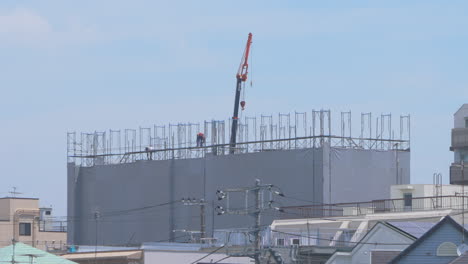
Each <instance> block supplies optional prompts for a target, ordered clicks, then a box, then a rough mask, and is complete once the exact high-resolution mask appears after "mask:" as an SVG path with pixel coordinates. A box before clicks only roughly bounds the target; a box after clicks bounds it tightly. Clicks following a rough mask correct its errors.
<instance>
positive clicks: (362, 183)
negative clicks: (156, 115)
mask: <svg viewBox="0 0 468 264" xmlns="http://www.w3.org/2000/svg"><path fill="white" fill-rule="evenodd" d="M334 116H335V115H334ZM337 116H339V117H341V118H340V119H339V120H335V121H339V125H338V126H336V127H332V123H338V122H332V118H331V117H332V114H331V112H330V111H328V110H320V111H312V112H308V113H305V112H304V113H298V112H296V113H294V114H278V115H275V116H272V115H269V116H260V117H244V118H242V119H239V122H238V123H237V135H236V139H237V141H236V144H235V146H233V145H232V144H230V143H229V139H230V136H231V130H232V129H231V124H230V122H229V121H223V120H221V121H215V120H213V121H204V122H201V123H185V124H182V123H179V124H169V125H166V126H159V125H155V126H152V127H140V128H139V129H125V130H109V131H101V132H97V131H96V132H93V133H76V132H72V133H68V135H67V137H68V142H67V145H68V148H67V149H68V153H67V157H68V216H69V219H70V221H69V226H68V239H69V243H73V244H81V245H84V244H95V243H97V244H105V245H128V244H138V243H141V242H149V241H186V240H187V238H189V237H190V234H194V233H197V232H202V236H203V237H210V236H211V235H212V233H213V231H214V230H215V229H229V228H239V227H249V226H251V225H252V219H250V218H249V217H245V216H242V215H221V216H218V215H216V213H215V207H216V206H217V205H218V201H217V196H216V191H217V190H219V189H223V188H235V187H240V186H250V185H252V184H253V182H254V181H255V179H260V180H261V181H262V182H263V183H267V184H272V185H274V186H276V187H278V188H279V189H280V190H281V191H282V193H283V194H284V196H282V197H276V198H275V199H274V200H275V201H274V202H275V203H277V204H278V205H276V206H279V207H281V206H292V205H303V204H317V205H321V204H332V203H343V202H354V201H369V200H376V199H388V198H390V186H391V185H393V184H406V183H409V182H410V118H409V116H400V117H399V119H398V121H399V125H397V126H396V128H395V127H393V126H392V116H391V115H390V114H384V115H379V116H378V117H375V116H374V117H372V114H371V113H363V114H361V118H360V121H361V122H360V123H361V124H360V131H359V130H358V129H356V126H354V127H353V129H354V130H353V129H352V122H351V112H342V113H341V115H337ZM357 128H359V126H357ZM355 131H358V132H357V134H359V135H358V136H352V133H353V132H354V133H355ZM199 132H202V133H203V136H204V142H197V133H199ZM182 198H185V199H187V198H189V199H190V200H191V201H192V202H191V203H186V202H182ZM237 198H238V199H236V198H235V197H232V198H231V200H230V201H229V203H230V206H231V207H232V208H234V207H236V206H238V207H242V206H244V204H245V203H246V201H244V199H245V200H247V199H248V198H246V197H244V196H242V195H240V196H239V197H237ZM201 199H203V200H201ZM270 200H271V199H269V198H267V197H265V200H264V202H265V203H271V202H270ZM193 201H198V202H196V203H195V202H193ZM317 213H318V214H319V213H320V212H317ZM282 214H283V213H280V212H276V213H270V214H265V215H264V216H262V222H263V224H271V221H272V220H273V219H278V218H282V217H283V216H282ZM289 217H291V216H289Z"/></svg>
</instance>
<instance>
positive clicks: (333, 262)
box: [326, 222, 417, 264]
mask: <svg viewBox="0 0 468 264" xmlns="http://www.w3.org/2000/svg"><path fill="white" fill-rule="evenodd" d="M416 239H417V238H416V237H415V236H413V235H411V234H410V233H407V232H405V231H403V230H401V229H399V228H397V227H395V226H393V225H391V224H389V223H386V222H379V223H377V224H376V225H375V226H374V227H373V228H372V229H371V230H370V231H369V232H368V233H367V234H366V235H365V236H364V237H363V238H362V239H361V240H360V241H359V242H357V243H356V244H355V246H354V247H353V249H352V250H351V251H349V252H335V253H334V254H333V255H332V256H331V257H330V258H329V259H328V261H327V262H326V264H344V263H347V264H348V263H352V264H354V263H355V264H357V263H359V264H363V263H372V264H376V263H387V262H388V261H390V260H391V259H392V258H393V257H395V256H396V255H398V254H399V253H400V252H401V251H402V250H403V249H405V248H406V247H408V246H409V245H411V244H412V243H413V242H414V241H415V240H416Z"/></svg>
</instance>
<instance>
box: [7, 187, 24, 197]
mask: <svg viewBox="0 0 468 264" xmlns="http://www.w3.org/2000/svg"><path fill="white" fill-rule="evenodd" d="M12 189H13V190H12V191H9V193H10V194H11V197H13V198H16V195H17V194H22V193H20V192H17V191H16V190H17V189H18V187H16V186H13V187H12Z"/></svg>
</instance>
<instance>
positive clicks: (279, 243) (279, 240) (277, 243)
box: [276, 238, 284, 246]
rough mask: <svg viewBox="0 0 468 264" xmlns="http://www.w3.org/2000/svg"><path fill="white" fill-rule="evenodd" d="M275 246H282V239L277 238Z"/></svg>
mask: <svg viewBox="0 0 468 264" xmlns="http://www.w3.org/2000/svg"><path fill="white" fill-rule="evenodd" d="M276 245H277V246H284V238H277V239H276Z"/></svg>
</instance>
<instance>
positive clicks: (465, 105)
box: [453, 104, 468, 115]
mask: <svg viewBox="0 0 468 264" xmlns="http://www.w3.org/2000/svg"><path fill="white" fill-rule="evenodd" d="M463 108H468V104H462V106H460V108H458V110H457V111H456V112H455V114H453V115H456V114H457V113H458V112H460V110H462V109H463Z"/></svg>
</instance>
